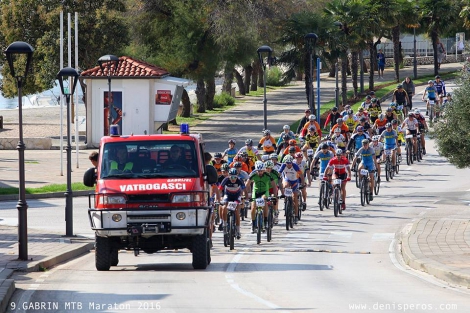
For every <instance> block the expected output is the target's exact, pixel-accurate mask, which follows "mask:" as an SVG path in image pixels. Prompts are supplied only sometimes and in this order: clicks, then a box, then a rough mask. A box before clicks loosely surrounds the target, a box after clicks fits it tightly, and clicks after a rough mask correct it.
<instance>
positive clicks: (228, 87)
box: [222, 64, 233, 94]
mask: <svg viewBox="0 0 470 313" xmlns="http://www.w3.org/2000/svg"><path fill="white" fill-rule="evenodd" d="M232 83H233V66H232V65H231V64H230V65H228V64H227V66H226V67H225V70H224V84H223V85H222V91H224V92H226V93H228V94H230V93H231V92H232Z"/></svg>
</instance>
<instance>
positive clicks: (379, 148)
mask: <svg viewBox="0 0 470 313" xmlns="http://www.w3.org/2000/svg"><path fill="white" fill-rule="evenodd" d="M379 139H380V136H378V135H375V136H373V137H372V143H371V144H370V147H371V148H372V149H374V152H375V158H376V159H377V174H378V177H380V172H381V171H380V170H381V168H380V160H381V158H382V153H383V152H384V145H383V144H382V143H381V142H380V141H379Z"/></svg>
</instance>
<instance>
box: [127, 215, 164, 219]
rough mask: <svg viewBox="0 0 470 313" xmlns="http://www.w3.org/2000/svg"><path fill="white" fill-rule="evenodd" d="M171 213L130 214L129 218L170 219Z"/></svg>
mask: <svg viewBox="0 0 470 313" xmlns="http://www.w3.org/2000/svg"><path fill="white" fill-rule="evenodd" d="M170 217H171V215H170V214H146V215H128V216H127V219H128V220H169V219H170Z"/></svg>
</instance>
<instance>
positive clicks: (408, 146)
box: [406, 140, 413, 165]
mask: <svg viewBox="0 0 470 313" xmlns="http://www.w3.org/2000/svg"><path fill="white" fill-rule="evenodd" d="M412 163H413V147H412V145H411V142H410V140H408V141H407V142H406V164H407V165H411V164H412Z"/></svg>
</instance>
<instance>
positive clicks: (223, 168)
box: [220, 163, 230, 172]
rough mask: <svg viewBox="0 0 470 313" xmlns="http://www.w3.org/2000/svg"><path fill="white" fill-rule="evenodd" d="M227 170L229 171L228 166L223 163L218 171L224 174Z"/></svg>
mask: <svg viewBox="0 0 470 313" xmlns="http://www.w3.org/2000/svg"><path fill="white" fill-rule="evenodd" d="M229 169H230V166H229V165H228V163H224V164H222V166H221V167H220V170H221V171H224V172H226V171H228V170H229Z"/></svg>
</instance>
